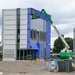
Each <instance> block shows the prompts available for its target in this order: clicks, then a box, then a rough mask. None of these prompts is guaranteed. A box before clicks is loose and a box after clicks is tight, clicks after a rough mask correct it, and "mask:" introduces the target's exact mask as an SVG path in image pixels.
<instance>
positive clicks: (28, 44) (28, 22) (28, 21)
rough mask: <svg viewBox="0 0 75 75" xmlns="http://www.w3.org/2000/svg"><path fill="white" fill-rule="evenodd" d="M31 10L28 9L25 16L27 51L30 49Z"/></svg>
mask: <svg viewBox="0 0 75 75" xmlns="http://www.w3.org/2000/svg"><path fill="white" fill-rule="evenodd" d="M30 13H31V9H30V8H28V15H27V49H30V24H31V14H30Z"/></svg>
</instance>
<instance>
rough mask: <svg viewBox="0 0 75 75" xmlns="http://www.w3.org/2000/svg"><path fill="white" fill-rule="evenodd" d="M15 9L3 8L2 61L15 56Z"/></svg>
mask: <svg viewBox="0 0 75 75" xmlns="http://www.w3.org/2000/svg"><path fill="white" fill-rule="evenodd" d="M16 28H17V24H16V9H12V10H8V9H7V10H3V37H2V38H3V61H6V60H7V61H9V60H10V59H11V61H13V60H15V58H16Z"/></svg>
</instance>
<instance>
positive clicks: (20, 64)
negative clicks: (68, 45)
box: [0, 61, 75, 75]
mask: <svg viewBox="0 0 75 75" xmlns="http://www.w3.org/2000/svg"><path fill="white" fill-rule="evenodd" d="M45 68H46V66H45V62H36V61H15V62H4V61H0V73H1V72H2V73H3V74H0V75H75V72H70V73H66V72H60V73H59V72H48V71H47V70H46V69H45Z"/></svg>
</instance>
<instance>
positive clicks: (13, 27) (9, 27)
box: [4, 25, 16, 30]
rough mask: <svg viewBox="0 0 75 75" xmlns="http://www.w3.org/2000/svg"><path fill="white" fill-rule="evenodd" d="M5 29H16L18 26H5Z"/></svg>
mask: <svg viewBox="0 0 75 75" xmlns="http://www.w3.org/2000/svg"><path fill="white" fill-rule="evenodd" d="M4 29H8V30H11V29H14V30H16V26H14V25H10V26H5V27H4Z"/></svg>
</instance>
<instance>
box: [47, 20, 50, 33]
mask: <svg viewBox="0 0 75 75" xmlns="http://www.w3.org/2000/svg"><path fill="white" fill-rule="evenodd" d="M50 30H51V24H50V22H49V21H46V32H47V33H50Z"/></svg>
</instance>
